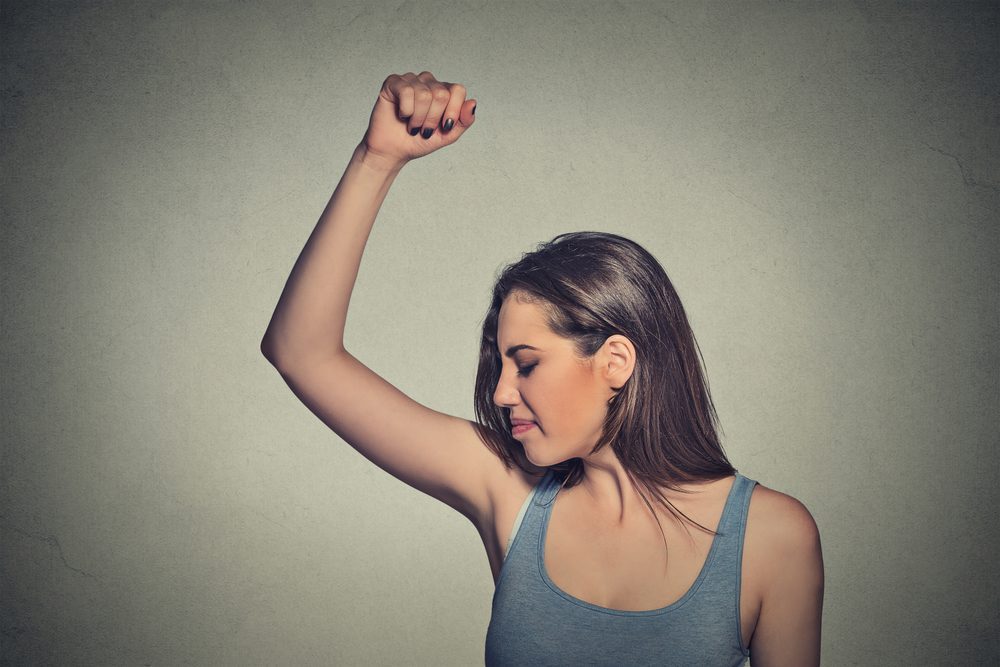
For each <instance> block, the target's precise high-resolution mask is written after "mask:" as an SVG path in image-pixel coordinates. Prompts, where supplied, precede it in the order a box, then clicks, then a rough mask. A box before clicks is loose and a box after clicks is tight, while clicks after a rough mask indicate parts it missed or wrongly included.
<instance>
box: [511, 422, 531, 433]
mask: <svg viewBox="0 0 1000 667" xmlns="http://www.w3.org/2000/svg"><path fill="white" fill-rule="evenodd" d="M533 428H535V422H527V423H521V424H514V426H513V428H511V429H510V434H511V435H513V436H518V435H521V434H522V433H524V432H525V431H530V430H531V429H533Z"/></svg>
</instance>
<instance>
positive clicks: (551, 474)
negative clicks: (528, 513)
mask: <svg viewBox="0 0 1000 667" xmlns="http://www.w3.org/2000/svg"><path fill="white" fill-rule="evenodd" d="M560 486H561V482H560V480H559V478H558V477H557V476H556V474H555V471H553V470H552V469H551V468H549V469H548V470H547V471H546V473H545V475H544V476H543V477H542V479H541V481H540V482H539V483H538V492H537V493H535V505H537V506H539V507H546V506H547V505H549V504H550V503H551V502H552V501H553V500H554V499H555V497H556V494H557V493H558V492H559V487H560Z"/></svg>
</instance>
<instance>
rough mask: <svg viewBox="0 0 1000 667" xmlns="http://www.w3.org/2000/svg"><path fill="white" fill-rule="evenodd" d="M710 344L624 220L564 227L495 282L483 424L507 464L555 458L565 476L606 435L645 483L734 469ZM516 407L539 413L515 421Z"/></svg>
mask: <svg viewBox="0 0 1000 667" xmlns="http://www.w3.org/2000/svg"><path fill="white" fill-rule="evenodd" d="M523 345H530V346H531V347H535V348H539V349H536V350H531V349H529V348H525V347H520V346H523ZM501 346H503V349H501ZM699 356H700V355H699V351H698V349H697V344H696V343H695V340H694V335H693V334H692V332H691V328H690V326H689V325H688V322H687V317H686V316H685V314H684V309H683V307H682V306H681V302H680V299H679V298H678V296H677V292H676V291H675V290H674V288H673V285H672V284H671V283H670V280H669V278H668V277H667V275H666V273H665V272H664V270H663V268H662V267H661V266H660V264H659V262H657V261H656V259H655V258H654V257H653V256H652V255H650V254H649V253H648V252H647V251H646V250H645V249H643V248H642V247H641V246H639V245H638V244H637V243H635V242H633V241H630V240H628V239H626V238H623V237H621V236H617V235H615V234H607V233H601V232H576V233H570V234H560V235H559V236H557V237H555V238H554V239H552V240H551V241H549V242H547V243H542V244H540V245H539V246H538V248H537V249H536V250H535V251H533V252H530V253H526V254H525V255H523V256H522V258H521V259H520V260H519V261H517V262H515V263H513V264H511V265H509V266H507V267H506V268H505V269H504V270H503V271H502V272H501V274H500V276H499V278H498V279H497V282H496V284H495V286H494V288H493V295H492V301H491V303H490V308H489V311H488V312H487V314H486V318H485V320H484V322H483V333H482V340H481V346H480V357H479V369H478V373H477V377H476V392H475V408H476V417H477V419H478V421H479V422H480V424H482V425H483V426H484V427H485V428H481V429H480V433H481V435H482V436H483V437H484V440H485V441H486V443H487V445H488V446H490V447H491V448H492V449H493V450H494V451H495V452H496V453H497V454H498V455H500V456H501V458H503V460H504V461H505V462H506V463H507V465H511V464H512V463H513V464H517V465H518V466H520V467H521V468H523V469H525V470H530V469H531V467H532V465H534V466H538V467H550V468H554V469H556V470H557V471H558V472H561V473H562V474H563V475H564V476H565V482H566V485H567V486H572V485H573V484H575V483H576V482H578V481H579V479H580V477H581V475H582V472H583V471H582V461H581V458H584V457H586V456H587V455H588V454H590V453H594V452H597V451H600V450H601V449H603V448H604V447H611V448H612V450H613V451H614V453H615V455H616V456H617V458H618V460H619V461H621V463H622V466H623V467H624V468H625V470H626V471H627V472H628V473H629V474H630V476H632V477H633V479H635V478H638V480H640V481H642V482H644V483H643V484H642V485H643V486H645V487H647V488H650V485H651V484H653V483H655V484H659V485H662V486H665V487H668V488H672V487H673V486H674V484H675V483H678V482H684V481H693V480H698V479H708V478H717V477H722V476H725V475H728V474H732V473H733V472H734V470H733V468H732V466H731V465H730V464H729V462H728V461H727V460H726V457H725V454H724V453H723V451H722V447H721V445H720V443H719V440H718V436H717V434H716V415H715V409H714V407H713V405H712V402H711V398H710V396H709V392H708V384H707V381H706V379H705V375H704V372H703V370H702V366H701V363H700V362H699ZM512 418H513V419H514V420H518V419H523V420H528V421H533V422H536V423H535V427H534V428H529V429H527V430H524V432H522V433H515V434H513V435H512V433H511V419H512ZM519 430H520V429H519ZM522 443H523V444H522ZM654 494H655V495H657V496H659V495H660V494H659V493H655V492H654Z"/></svg>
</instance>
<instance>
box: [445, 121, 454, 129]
mask: <svg viewBox="0 0 1000 667" xmlns="http://www.w3.org/2000/svg"><path fill="white" fill-rule="evenodd" d="M454 125H455V121H453V120H452V119H451V118H449V119H448V120H446V121H445V122H444V129H445V130H450V129H451V128H452V127H454Z"/></svg>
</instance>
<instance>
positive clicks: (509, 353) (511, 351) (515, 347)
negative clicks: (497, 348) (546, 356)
mask: <svg viewBox="0 0 1000 667" xmlns="http://www.w3.org/2000/svg"><path fill="white" fill-rule="evenodd" d="M518 350H534V351H535V352H538V351H539V349H538V348H537V347H532V346H531V345H523V344H522V345H511V346H510V347H508V348H507V351H506V352H504V356H505V357H513V356H514V353H515V352H517V351H518Z"/></svg>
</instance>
